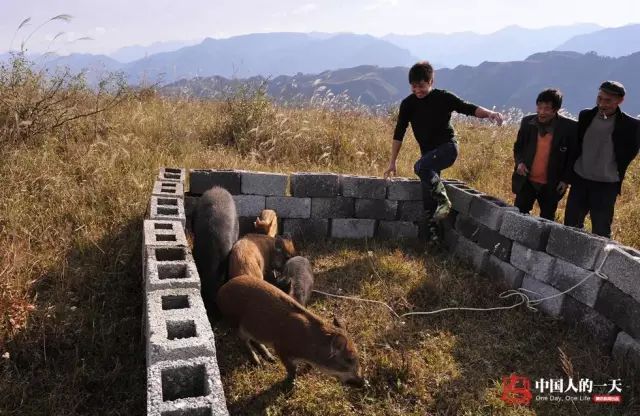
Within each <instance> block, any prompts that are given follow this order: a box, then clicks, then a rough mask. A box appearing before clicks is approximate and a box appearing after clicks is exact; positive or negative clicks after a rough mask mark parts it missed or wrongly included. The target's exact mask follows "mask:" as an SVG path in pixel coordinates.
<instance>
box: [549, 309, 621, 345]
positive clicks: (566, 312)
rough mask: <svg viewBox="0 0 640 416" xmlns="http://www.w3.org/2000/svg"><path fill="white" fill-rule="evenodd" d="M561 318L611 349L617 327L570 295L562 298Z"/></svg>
mask: <svg viewBox="0 0 640 416" xmlns="http://www.w3.org/2000/svg"><path fill="white" fill-rule="evenodd" d="M562 318H563V319H564V320H565V321H566V322H568V323H570V324H571V325H575V326H578V327H581V328H583V329H584V330H586V331H587V332H589V333H591V334H592V335H593V336H594V337H595V338H596V339H597V340H598V342H599V343H600V344H601V345H602V346H603V347H605V348H606V349H607V350H608V351H611V348H612V347H613V344H614V342H615V340H616V336H617V334H618V331H619V328H618V327H617V326H616V325H615V324H614V323H613V322H611V321H610V320H609V319H607V318H605V317H604V316H602V315H601V314H599V313H598V312H596V311H595V310H594V309H592V308H590V307H589V306H587V305H585V304H584V303H582V302H579V301H577V300H576V299H574V298H572V297H571V296H567V297H565V299H564V303H563V305H562Z"/></svg>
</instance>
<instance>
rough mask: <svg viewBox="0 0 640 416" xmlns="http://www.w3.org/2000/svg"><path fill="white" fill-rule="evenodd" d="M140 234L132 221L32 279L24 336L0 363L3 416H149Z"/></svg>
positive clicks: (137, 222) (9, 344) (139, 224)
mask: <svg viewBox="0 0 640 416" xmlns="http://www.w3.org/2000/svg"><path fill="white" fill-rule="evenodd" d="M141 235H142V220H141V219H140V218H135V219H132V220H131V221H129V222H127V223H125V224H124V225H122V226H121V227H120V228H119V229H116V230H114V232H113V233H112V234H111V235H109V236H108V237H107V238H104V239H102V240H100V241H97V242H95V244H91V243H86V245H83V246H80V245H76V246H74V247H72V248H70V249H69V250H68V251H67V253H66V256H65V258H64V260H63V261H62V262H61V263H60V264H59V265H58V266H57V267H55V268H52V269H51V270H48V271H47V272H46V273H44V274H43V275H42V276H41V277H40V278H39V279H38V280H37V282H36V283H35V284H34V286H33V295H34V296H35V299H36V301H35V305H36V311H34V312H33V314H32V316H31V317H30V323H29V325H28V329H27V330H25V331H23V332H21V333H18V334H17V335H16V336H14V337H13V339H11V340H9V341H8V342H7V343H6V348H7V350H8V351H9V353H10V359H9V360H2V362H0V379H2V383H0V385H1V387H0V414H2V415H27V414H28V415H98V414H100V415H142V414H145V413H146V410H145V409H146V404H145V402H146V394H145V392H146V376H145V357H144V350H145V347H144V344H143V341H142V339H141V333H140V332H141V316H142V299H143V292H142V287H141V281H142V276H141V258H140V246H141Z"/></svg>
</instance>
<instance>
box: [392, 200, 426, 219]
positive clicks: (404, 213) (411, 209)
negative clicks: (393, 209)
mask: <svg viewBox="0 0 640 416" xmlns="http://www.w3.org/2000/svg"><path fill="white" fill-rule="evenodd" d="M398 219H399V220H400V221H423V220H424V206H423V204H422V201H398Z"/></svg>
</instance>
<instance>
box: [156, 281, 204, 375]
mask: <svg viewBox="0 0 640 416" xmlns="http://www.w3.org/2000/svg"><path fill="white" fill-rule="evenodd" d="M146 318H147V321H146V329H147V365H151V364H154V363H157V362H158V361H168V360H188V359H190V358H196V357H215V355H216V347H215V344H214V340H213V331H212V330H211V325H210V324H209V318H208V317H207V311H206V310H205V308H204V304H203V303H202V297H201V296H200V290H199V289H169V290H159V291H155V292H150V293H148V294H147V310H146Z"/></svg>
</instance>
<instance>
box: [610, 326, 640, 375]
mask: <svg viewBox="0 0 640 416" xmlns="http://www.w3.org/2000/svg"><path fill="white" fill-rule="evenodd" d="M611 355H612V356H613V359H614V360H615V361H616V362H618V363H619V364H621V365H622V367H624V368H627V369H629V370H630V372H631V374H633V373H634V372H637V371H640V341H638V340H637V339H633V338H632V337H631V336H629V334H627V333H625V332H620V333H618V337H617V338H616V342H615V344H614V346H613V351H612V353H611Z"/></svg>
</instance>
